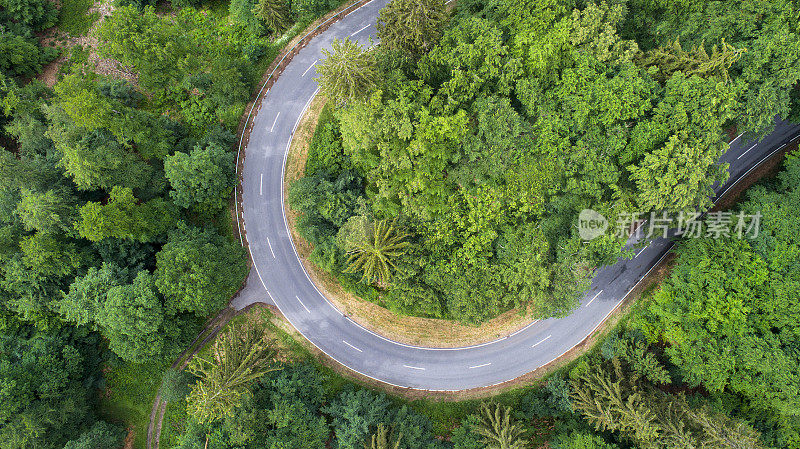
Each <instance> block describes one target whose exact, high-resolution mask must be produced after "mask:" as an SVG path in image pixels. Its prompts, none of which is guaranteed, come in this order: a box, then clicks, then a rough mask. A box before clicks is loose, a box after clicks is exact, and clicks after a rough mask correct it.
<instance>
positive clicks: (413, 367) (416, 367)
mask: <svg viewBox="0 0 800 449" xmlns="http://www.w3.org/2000/svg"><path fill="white" fill-rule="evenodd" d="M403 367H405V368H408V369H416V370H420V371H425V368H420V367H418V366H411V365H403Z"/></svg>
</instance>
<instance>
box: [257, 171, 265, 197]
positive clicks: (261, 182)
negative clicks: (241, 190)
mask: <svg viewBox="0 0 800 449" xmlns="http://www.w3.org/2000/svg"><path fill="white" fill-rule="evenodd" d="M258 194H259V195H263V194H264V173H261V176H260V177H259V178H258Z"/></svg>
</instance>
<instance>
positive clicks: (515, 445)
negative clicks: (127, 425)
mask: <svg viewBox="0 0 800 449" xmlns="http://www.w3.org/2000/svg"><path fill="white" fill-rule="evenodd" d="M798 181H800V154H798V153H797V152H795V153H794V154H793V155H791V156H790V157H789V158H788V159H787V161H786V163H785V166H784V167H783V169H782V170H781V171H780V172H779V173H777V174H773V175H770V176H768V177H766V178H764V179H762V181H761V182H760V183H759V184H757V185H756V186H754V187H752V188H750V189H749V190H748V191H747V192H746V193H745V195H744V196H743V198H741V200H740V201H739V203H738V204H737V205H736V206H735V207H734V208H733V209H731V211H732V212H734V213H738V212H739V211H744V212H754V211H761V213H762V214H763V218H762V222H761V223H762V227H761V229H760V232H759V235H758V236H757V237H756V238H754V239H752V240H743V239H735V238H734V239H713V238H687V239H685V240H683V241H681V242H679V244H678V247H677V249H676V253H677V257H676V259H675V261H674V262H673V264H672V267H671V273H670V274H669V276H668V277H667V278H666V279H665V280H664V282H663V283H662V284H661V285H660V286H654V287H653V288H651V289H649V290H648V291H647V292H646V293H645V294H644V295H643V298H642V299H641V301H640V302H639V303H638V304H636V306H635V307H634V308H633V309H632V311H631V313H629V314H628V315H627V316H626V317H625V318H624V319H623V320H622V321H621V322H620V323H619V324H618V325H616V326H615V327H614V328H613V329H612V330H611V331H609V332H608V333H606V334H605V335H604V337H603V338H602V339H601V341H600V342H599V343H597V344H596V345H595V346H594V348H592V350H590V351H589V352H588V353H587V354H585V355H583V356H582V357H580V358H578V359H576V360H573V361H572V362H571V363H569V364H567V365H565V366H563V367H561V368H559V369H558V370H556V371H555V372H553V373H552V374H549V375H547V376H546V377H545V378H544V379H542V380H539V381H534V382H523V383H521V384H518V385H517V386H516V388H515V389H512V390H510V391H507V392H506V393H503V394H500V395H499V396H496V397H494V398H492V399H486V400H479V399H473V400H468V401H462V402H456V403H441V402H437V401H436V399H418V400H415V401H408V400H401V399H398V398H393V397H391V396H387V395H385V394H384V393H381V392H376V391H373V390H370V389H367V388H364V386H362V385H358V384H356V383H353V382H350V381H347V380H344V379H342V378H341V376H340V375H339V374H337V372H336V371H332V370H331V369H330V368H327V367H325V366H321V365H319V363H317V362H315V361H314V360H313V358H312V357H313V356H312V355H310V354H308V353H304V352H303V351H302V350H300V351H298V350H297V349H296V348H292V347H286V346H285V345H282V344H281V343H280V342H277V343H276V340H270V339H271V338H273V336H274V335H275V334H274V333H272V334H270V335H259V334H258V332H263V329H264V328H263V327H258V326H254V327H248V326H247V325H246V324H237V326H239V327H231V328H229V329H228V331H227V332H228V333H226V334H224V335H223V336H222V337H220V339H218V341H217V342H215V343H214V345H213V347H212V348H209V349H208V351H207V353H206V354H205V355H201V357H199V358H197V359H195V360H193V361H192V362H191V363H190V366H189V370H188V372H189V373H190V374H183V375H182V376H177V375H176V376H174V377H172V378H171V380H170V382H169V383H165V385H164V386H163V387H162V388H164V390H162V391H168V392H169V394H170V395H171V397H175V398H180V399H179V400H181V401H182V402H180V404H181V406H184V403H185V406H186V410H187V415H186V417H185V418H184V420H183V421H182V424H181V426H180V427H179V429H180V431H179V432H175V433H176V434H177V435H176V436H174V437H173V438H174V441H175V442H176V445H175V447H179V448H192V449H200V448H206V447H208V448H213V449H217V448H220V449H222V448H226V449H227V448H298V449H300V448H310V449H313V448H319V449H323V448H328V447H334V448H341V449H345V448H346V449H362V448H365V449H392V448H393V449H401V448H402V449H525V448H530V449H532V448H555V449H628V448H640V449H650V448H652V449H661V448H663V449H676V448H681V449H695V448H707V449H710V448H714V449H733V448H742V449H744V448H748V449H754V448H798V447H800V425H799V424H798V422H800V421H798V413H800V412H799V411H800V402H798V401H800V376H798V373H800V356H799V355H798V352H797V337H798V334H799V333H800V326H798V324H797V323H798V317H800V306H798V304H797V301H796V298H797V297H798V296H800V265H798V264H799V263H800V262H798V261H800V257H798V251H800V247H799V246H798V242H797V239H796V238H795V229H796V227H795V226H796V225H798V224H800V223H798V216H800V206H799V205H800V197H799V196H798V195H800V187H798V186H800V184H798ZM247 329H255V330H250V331H248V330H247ZM234 332H235V333H236V335H237V336H238V337H234ZM264 341H271V343H269V344H264ZM298 353H299V354H300V356H298V355H297V354H298ZM254 359H258V360H259V361H260V362H259V363H248V365H247V366H248V367H252V370H248V371H246V372H243V373H242V374H241V375H236V376H234V375H227V376H226V375H225V374H224V373H232V372H240V371H239V370H237V369H235V367H238V366H240V365H239V364H241V363H242V362H243V361H244V360H250V361H252V360H254ZM214 361H217V362H214ZM223 379H227V383H226V384H227V385H235V386H234V387H233V388H231V391H228V392H227V393H226V394H225V395H220V394H218V393H217V392H218V391H219V386H220V385H221V384H222V383H223ZM220 396H222V398H223V399H219V400H216V399H212V398H218V397H220ZM162 441H163V440H162Z"/></svg>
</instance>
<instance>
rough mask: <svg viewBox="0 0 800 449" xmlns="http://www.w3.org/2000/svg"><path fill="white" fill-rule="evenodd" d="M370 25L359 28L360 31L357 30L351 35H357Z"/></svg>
mask: <svg viewBox="0 0 800 449" xmlns="http://www.w3.org/2000/svg"><path fill="white" fill-rule="evenodd" d="M369 27H370V25H367V26H365V27H364V28H361V29H360V30H358V31H356V32H355V33H353V34H351V35H350V37H353V36H355V35H356V34H358V33H360V32H362V31H364V30H366V29H367V28H369Z"/></svg>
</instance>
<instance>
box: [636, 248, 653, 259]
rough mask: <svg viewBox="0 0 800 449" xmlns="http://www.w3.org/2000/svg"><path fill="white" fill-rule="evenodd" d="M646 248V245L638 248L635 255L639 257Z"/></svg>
mask: <svg viewBox="0 0 800 449" xmlns="http://www.w3.org/2000/svg"><path fill="white" fill-rule="evenodd" d="M648 246H650V245H648ZM646 249H647V246H645V247H644V248H642V249H640V250H639V252H638V253H636V256H635V257H639V256H640V255H641V254H642V253H643V252H644V250H646Z"/></svg>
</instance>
